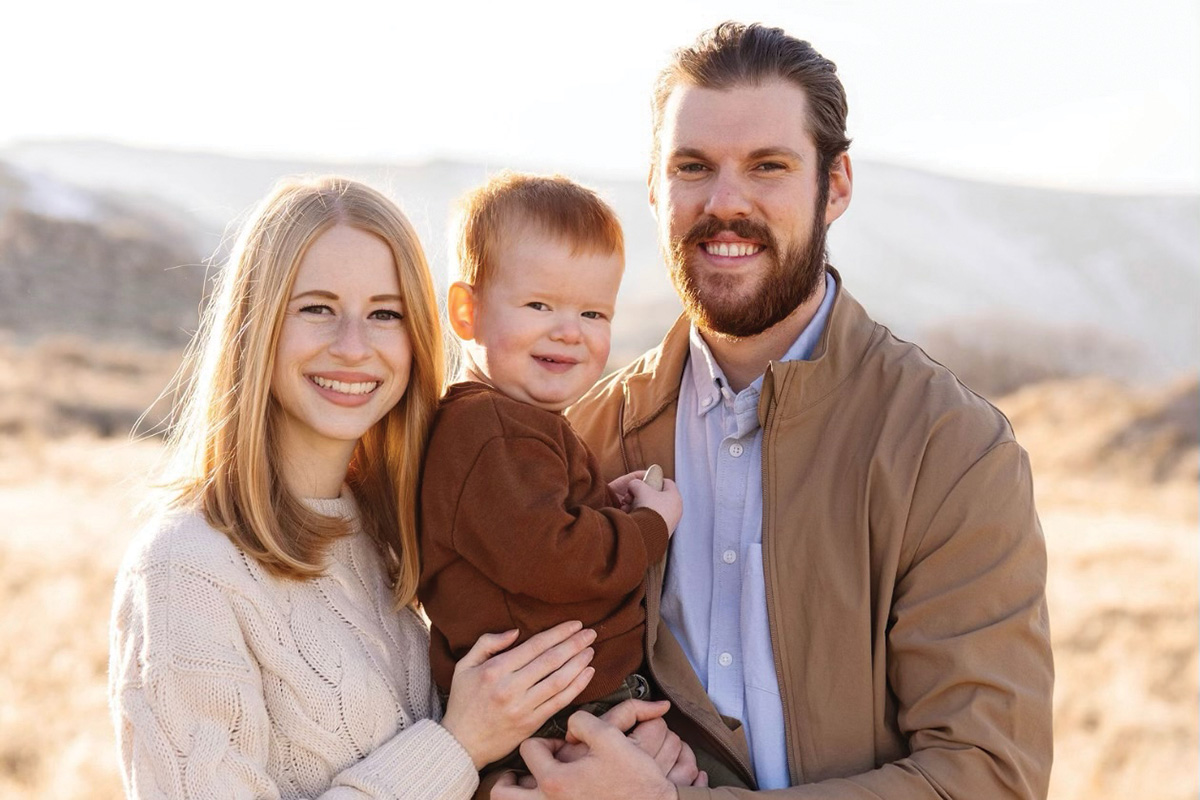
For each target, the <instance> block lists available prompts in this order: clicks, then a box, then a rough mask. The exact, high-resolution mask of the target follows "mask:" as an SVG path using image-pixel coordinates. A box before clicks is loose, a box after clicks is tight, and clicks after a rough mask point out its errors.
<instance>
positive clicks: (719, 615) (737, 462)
mask: <svg viewBox="0 0 1200 800" xmlns="http://www.w3.org/2000/svg"><path fill="white" fill-rule="evenodd" d="M724 391H725V396H724V397H722V398H721V407H720V408H719V409H717V413H719V414H720V415H721V428H722V434H723V435H722V438H721V443H720V446H719V447H718V448H717V458H716V470H715V472H716V474H715V476H714V477H715V481H714V483H713V485H714V487H715V490H716V491H715V503H714V508H713V552H712V559H713V574H714V576H715V577H714V581H713V598H712V612H711V626H710V628H709V629H710V630H711V631H712V636H711V638H710V640H709V656H708V684H709V692H710V694H711V695H713V696H714V697H720V698H721V699H722V701H723V702H721V703H719V707H720V710H721V712H722V713H725V714H728V715H730V716H735V717H740V716H741V715H742V709H743V705H744V693H745V686H744V682H743V680H742V672H743V670H742V654H741V639H740V636H741V633H740V630H739V626H738V624H737V622H738V613H737V609H738V608H739V604H740V602H741V594H742V565H741V563H740V561H741V555H742V547H741V539H742V525H743V521H744V518H745V513H746V486H747V481H748V480H749V477H750V475H749V473H750V467H752V466H753V464H752V459H751V458H749V457H748V455H749V450H750V448H749V446H748V444H747V441H746V439H747V436H746V431H745V430H744V428H745V425H744V423H743V421H742V420H741V416H742V415H741V414H739V413H738V407H739V406H741V405H743V403H744V401H745V398H743V397H739V398H737V399H736V400H735V398H733V397H732V396H731V394H730V393H729V392H728V390H727V389H726V390H724ZM738 401H743V402H738ZM755 405H756V403H755ZM721 706H723V707H721Z"/></svg>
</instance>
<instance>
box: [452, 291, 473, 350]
mask: <svg viewBox="0 0 1200 800" xmlns="http://www.w3.org/2000/svg"><path fill="white" fill-rule="evenodd" d="M446 314H447V316H449V317H450V328H451V330H453V331H454V335H455V336H457V337H458V338H460V339H462V340H463V341H464V342H469V341H471V340H472V339H474V338H475V287H473V286H472V285H471V284H469V283H464V282H463V281H455V282H454V283H452V284H450V289H449V291H447V292H446Z"/></svg>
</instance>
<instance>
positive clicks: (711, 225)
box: [681, 216, 775, 250]
mask: <svg viewBox="0 0 1200 800" xmlns="http://www.w3.org/2000/svg"><path fill="white" fill-rule="evenodd" d="M725 232H729V233H732V234H733V235H734V236H737V237H738V238H739V239H748V240H751V241H755V242H759V243H760V244H764V245H766V246H767V247H768V248H769V249H772V250H773V249H775V237H774V236H773V235H772V234H771V229H770V228H768V227H767V226H766V224H765V223H762V222H757V221H755V220H752V219H744V218H738V219H717V218H716V217H712V216H705V217H701V218H700V219H698V220H696V224H694V225H693V226H692V227H691V228H690V229H689V230H688V232H687V233H686V234H685V235H684V237H683V239H682V240H681V242H682V244H683V245H684V246H685V247H690V246H691V245H697V244H700V243H701V242H704V241H707V240H709V239H715V238H717V236H719V235H720V234H722V233H725Z"/></svg>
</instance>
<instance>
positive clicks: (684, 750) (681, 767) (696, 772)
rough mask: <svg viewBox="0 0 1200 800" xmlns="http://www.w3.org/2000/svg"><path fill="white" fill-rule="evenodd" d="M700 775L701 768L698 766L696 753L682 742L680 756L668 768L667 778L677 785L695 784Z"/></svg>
mask: <svg viewBox="0 0 1200 800" xmlns="http://www.w3.org/2000/svg"><path fill="white" fill-rule="evenodd" d="M699 776H700V768H699V767H698V766H696V754H695V752H693V751H692V748H690V747H688V746H687V745H686V744H684V743H682V742H681V743H680V751H679V757H678V758H676V759H675V763H674V765H672V766H671V768H670V769H669V770H667V780H669V781H670V782H671V783H673V784H675V785H676V786H695V785H696V780H697V779H698V778H699Z"/></svg>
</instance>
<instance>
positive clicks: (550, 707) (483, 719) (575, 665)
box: [442, 622, 596, 769]
mask: <svg viewBox="0 0 1200 800" xmlns="http://www.w3.org/2000/svg"><path fill="white" fill-rule="evenodd" d="M517 635H518V632H517V631H515V630H511V631H508V632H506V633H487V634H484V635H483V636H480V637H479V640H478V641H477V642H475V646H474V647H472V648H471V650H470V651H469V652H468V653H467V654H466V655H465V656H463V658H462V660H461V661H459V662H458V665H457V666H455V668H454V678H453V681H452V683H451V685H450V699H449V700H448V701H447V703H446V713H445V715H444V716H443V718H442V726H443V727H444V728H446V730H448V731H450V733H452V734H454V738H456V739H458V741H459V743H460V744H462V746H463V748H464V749H465V750H466V751H467V753H468V754H469V755H470V756H471V760H472V761H474V762H475V767H476V769H479V768H482V767H483V766H485V765H487V764H489V763H491V762H492V761H495V760H496V759H498V758H500V757H501V756H504V755H507V754H508V753H509V752H510V751H512V750H513V749H514V748H515V747H516V746H517V745H518V744H520V743H521V741H522V740H524V739H526V738H528V737H529V736H531V735H532V734H533V733H534V732H536V731H537V729H538V728H539V727H540V726H541V725H542V723H543V722H545V721H546V720H547V719H549V718H550V717H551V716H552V715H553V714H555V713H557V712H558V711H560V710H562V709H563V708H565V707H566V706H567V705H568V704H569V703H570V702H571V701H572V700H574V699H575V697H576V696H578V694H579V693H580V692H582V691H583V689H584V687H586V686H587V685H588V682H589V681H590V680H591V679H592V675H594V674H595V672H596V671H595V669H593V668H592V667H589V666H588V663H589V662H590V661H591V660H592V656H593V655H594V652H593V650H592V649H591V648H590V647H589V646H588V645H590V644H591V643H592V642H593V641H595V639H596V632H595V631H593V630H590V629H583V625H582V623H580V622H564V623H562V624H560V625H556V626H554V627H553V628H550V629H549V630H546V631H542V632H541V633H539V634H537V635H536V636H533V637H531V638H530V639H529V641H527V642H525V643H523V644H521V645H520V646H518V647H514V648H512V649H511V650H505V648H507V647H509V646H510V645H511V644H512V643H513V642H515V641H516V640H517ZM497 653H499V655H497Z"/></svg>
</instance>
